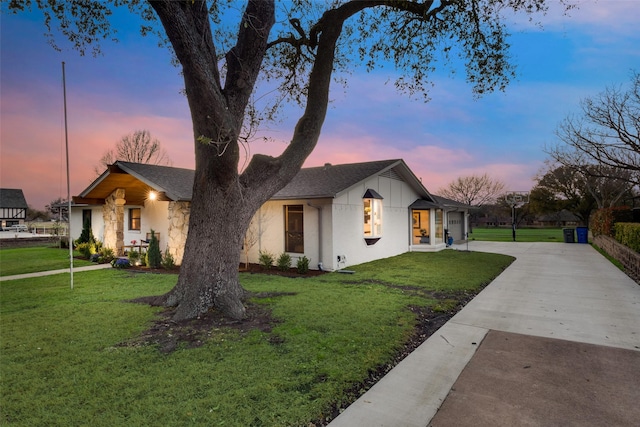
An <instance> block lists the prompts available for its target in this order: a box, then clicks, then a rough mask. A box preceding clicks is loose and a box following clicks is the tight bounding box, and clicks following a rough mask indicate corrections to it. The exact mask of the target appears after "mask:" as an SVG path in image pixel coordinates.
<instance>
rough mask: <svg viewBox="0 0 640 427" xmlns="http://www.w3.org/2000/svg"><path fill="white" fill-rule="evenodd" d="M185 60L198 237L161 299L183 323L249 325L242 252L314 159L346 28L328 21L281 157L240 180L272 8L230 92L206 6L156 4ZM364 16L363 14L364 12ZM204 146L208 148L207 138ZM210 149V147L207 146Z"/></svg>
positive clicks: (265, 10)
mask: <svg viewBox="0 0 640 427" xmlns="http://www.w3.org/2000/svg"><path fill="white" fill-rule="evenodd" d="M151 6H152V7H153V8H154V10H155V11H156V13H157V14H158V16H159V18H160V20H161V22H162V24H163V26H164V27H165V30H166V32H167V36H168V37H169V40H170V41H171V44H172V46H173V48H174V51H175V52H176V56H177V57H178V59H179V60H180V63H181V64H182V68H183V75H184V80H185V90H186V93H187V100H188V102H189V108H190V110H191V118H192V120H193V130H194V137H195V139H196V143H195V157H196V171H195V182H194V187H193V196H192V201H191V213H190V218H189V233H188V235H187V242H186V245H185V252H184V256H183V260H182V265H181V268H180V276H179V278H178V283H177V284H176V286H175V287H174V289H172V290H171V291H170V292H169V293H168V294H166V295H164V296H163V297H161V298H160V299H161V300H162V302H161V304H162V305H165V306H171V307H174V306H175V307H176V313H175V314H174V320H183V319H190V318H195V317H198V316H200V315H202V314H204V313H206V312H207V311H208V310H209V309H210V308H212V307H215V308H216V309H219V310H220V311H221V312H222V313H224V314H225V315H226V316H228V317H231V318H233V319H241V318H243V317H244V315H245V308H244V306H243V304H242V299H243V296H244V293H245V292H244V290H243V288H242V287H241V286H240V283H239V281H238V277H239V276H238V267H239V265H240V254H241V249H242V242H243V239H244V236H245V234H246V232H247V229H248V227H249V224H250V221H251V218H252V217H253V215H254V214H255V213H256V211H257V210H258V208H259V207H260V206H261V205H262V204H263V203H264V202H266V201H267V200H268V199H269V198H270V197H271V196H272V195H273V194H275V193H276V192H277V191H278V190H280V189H281V188H283V187H284V186H285V185H286V184H287V183H288V182H289V181H290V180H291V179H292V178H293V177H294V176H295V174H296V173H298V171H299V170H300V168H301V167H302V164H303V163H304V161H305V159H306V158H307V157H308V156H309V154H311V152H312V151H313V148H314V147H315V145H316V143H317V141H318V138H319V137H320V129H321V128H322V123H323V122H324V118H325V116H326V111H327V104H328V97H329V86H330V81H331V72H332V67H333V61H334V55H335V47H336V41H337V39H338V37H339V35H340V31H341V26H342V20H344V19H346V18H347V16H340V19H339V20H338V22H331V20H330V19H329V17H325V19H326V20H327V21H328V22H327V23H325V25H324V26H323V27H322V31H321V33H320V35H319V36H318V37H317V39H318V41H317V48H316V60H315V62H314V65H313V67H312V71H311V74H310V76H309V87H308V95H307V106H306V109H305V112H304V114H303V115H302V117H301V118H300V120H299V121H298V124H297V126H296V128H295V130H294V134H293V137H292V139H291V142H290V144H289V145H288V147H287V148H286V149H285V150H284V152H283V153H282V155H281V156H279V157H277V158H274V157H270V156H264V155H254V156H253V158H252V160H251V162H250V163H249V165H248V166H247V168H246V170H245V171H244V172H243V173H242V175H239V174H238V160H239V156H240V153H239V151H240V150H239V145H238V135H239V132H240V128H241V125H242V122H243V117H244V112H245V108H246V106H247V103H248V102H249V99H250V96H251V93H252V91H253V87H254V85H255V82H256V79H257V76H258V74H259V72H260V67H261V63H262V60H263V58H264V56H265V53H266V50H267V40H268V35H269V31H270V29H271V27H272V26H273V23H274V22H275V14H274V4H273V1H266V0H249V2H248V3H247V8H246V9H245V13H244V17H243V24H241V25H240V29H239V33H238V40H237V43H236V45H235V46H234V47H233V48H232V49H231V51H230V52H228V53H227V55H226V58H227V74H226V80H225V86H224V88H222V86H221V81H220V74H219V72H218V68H217V64H218V60H217V55H216V52H215V47H214V44H213V41H212V38H211V30H210V27H209V15H208V8H207V7H206V3H204V2H199V1H195V2H175V1H164V2H152V3H151ZM358 7H360V6H358ZM200 136H203V137H205V138H200ZM203 141H205V143H203Z"/></svg>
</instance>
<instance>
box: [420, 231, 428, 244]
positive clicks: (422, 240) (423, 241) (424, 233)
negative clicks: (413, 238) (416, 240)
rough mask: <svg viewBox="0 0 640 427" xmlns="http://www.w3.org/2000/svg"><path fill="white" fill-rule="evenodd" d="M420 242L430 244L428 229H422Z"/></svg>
mask: <svg viewBox="0 0 640 427" xmlns="http://www.w3.org/2000/svg"><path fill="white" fill-rule="evenodd" d="M420 236H422V237H420V243H426V244H429V235H428V234H427V230H425V229H424V228H422V229H420Z"/></svg>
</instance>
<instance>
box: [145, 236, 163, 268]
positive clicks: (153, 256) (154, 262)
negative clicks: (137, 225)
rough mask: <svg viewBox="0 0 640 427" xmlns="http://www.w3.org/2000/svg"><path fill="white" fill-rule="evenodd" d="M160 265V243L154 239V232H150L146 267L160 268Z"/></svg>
mask: <svg viewBox="0 0 640 427" xmlns="http://www.w3.org/2000/svg"><path fill="white" fill-rule="evenodd" d="M161 264H162V254H161V253H160V243H159V242H158V238H157V237H156V232H155V231H153V230H151V239H149V250H148V251H147V265H148V266H149V268H160V265H161Z"/></svg>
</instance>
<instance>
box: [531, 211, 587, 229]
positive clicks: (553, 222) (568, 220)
mask: <svg viewBox="0 0 640 427" xmlns="http://www.w3.org/2000/svg"><path fill="white" fill-rule="evenodd" d="M534 223H535V224H536V225H540V226H543V227H567V226H576V225H579V224H580V218H578V217H577V216H576V215H575V214H573V213H572V212H569V211H568V210H566V209H562V210H561V211H559V212H554V213H550V214H546V215H541V216H539V217H538V218H536V220H535V221H534Z"/></svg>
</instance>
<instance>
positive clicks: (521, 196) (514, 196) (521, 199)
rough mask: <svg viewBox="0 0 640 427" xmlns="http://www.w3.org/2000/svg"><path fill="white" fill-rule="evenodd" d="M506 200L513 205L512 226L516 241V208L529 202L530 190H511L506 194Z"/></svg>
mask: <svg viewBox="0 0 640 427" xmlns="http://www.w3.org/2000/svg"><path fill="white" fill-rule="evenodd" d="M504 200H505V201H506V202H507V204H508V205H509V206H510V207H511V228H512V234H513V241H514V242H515V241H516V208H519V207H522V206H523V205H524V204H525V203H529V192H528V191H511V192H509V193H507V194H506V195H505V196H504Z"/></svg>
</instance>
